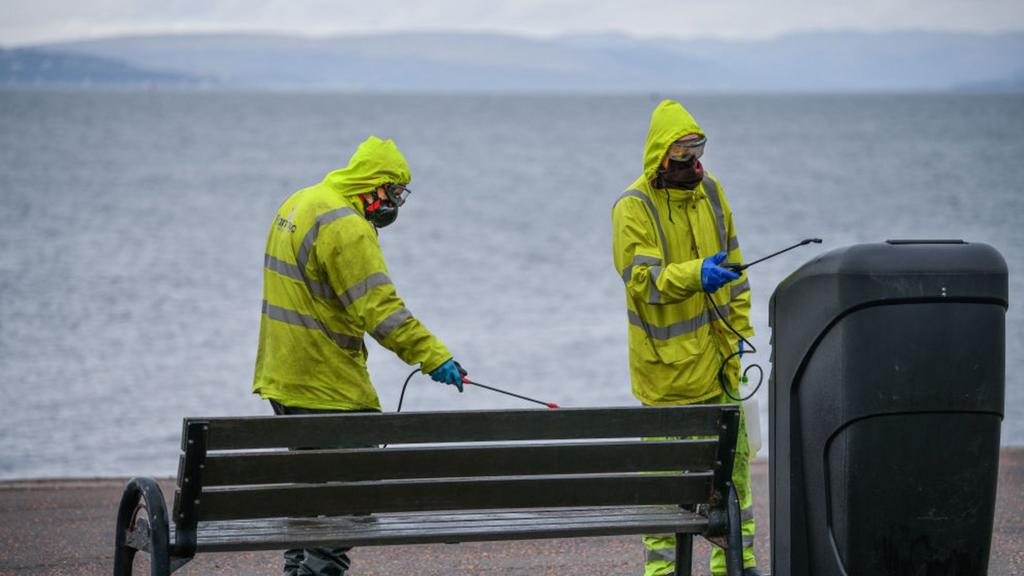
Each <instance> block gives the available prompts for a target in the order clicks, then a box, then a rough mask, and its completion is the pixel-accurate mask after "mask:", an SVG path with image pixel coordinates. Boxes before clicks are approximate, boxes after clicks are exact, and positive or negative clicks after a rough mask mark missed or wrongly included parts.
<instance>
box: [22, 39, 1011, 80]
mask: <svg viewBox="0 0 1024 576" xmlns="http://www.w3.org/2000/svg"><path fill="white" fill-rule="evenodd" d="M34 48H35V50H36V51H37V53H49V52H51V51H57V52H60V53H64V54H73V55H78V56H82V57H93V58H104V59H112V60H115V61H118V62H123V63H125V64H126V65H128V66H134V67H136V69H137V70H138V71H139V73H143V72H145V71H151V70H159V71H162V73H164V74H178V75H181V77H182V78H193V79H195V78H202V79H207V80H206V82H205V85H210V84H211V83H215V84H216V85H217V86H220V87H224V88H232V89H238V88H244V89H286V90H344V91H395V90H406V91H425V92H463V91H488V92H558V91H564V92H578V91H582V92H623V91H644V92H650V91H663V90H679V91H690V92H751V91H757V92H899V91H904V92H905V91H947V90H980V91H988V90H999V91H1006V90H1010V91H1013V90H1024V87H1021V82H1020V78H1024V61H1022V59H1021V58H1020V55H1021V54H1024V32H1017V33H1005V34H991V35H986V34H967V33H962V34H961V33H939V32H885V33H867V32H814V33H799V34H790V35H786V36H782V37H779V38H776V39H772V40H757V41H728V40H713V39H703V40H675V39H636V38H631V37H628V36H624V35H618V34H588V35H571V36H562V37H557V38H551V39H539V38H528V37H521V36H512V35H503V34H469V33H440V32H438V33H403V34H386V35H362V36H331V37H315V38H314V37H300V36H284V35H270V34H265V35H259V34H187V35H163V36H133V37H116V38H108V39H102V40H90V41H82V42H66V43H59V44H49V45H42V46H36V47H34ZM90 62H91V61H89V60H82V61H81V62H80V64H81V65H82V66H87V65H90ZM67 64H68V66H69V68H68V71H67V74H68V75H69V76H70V77H73V76H74V74H73V73H72V70H71V69H70V67H71V65H72V64H74V62H72V61H70V60H69V61H67ZM122 72H123V73H125V74H127V73H128V71H127V70H123V71H122ZM150 74H152V73H151V72H150ZM115 76H116V75H115Z"/></svg>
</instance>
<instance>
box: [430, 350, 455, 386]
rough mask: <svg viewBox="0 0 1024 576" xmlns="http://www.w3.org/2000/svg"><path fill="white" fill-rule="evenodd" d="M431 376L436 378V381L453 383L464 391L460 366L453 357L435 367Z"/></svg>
mask: <svg viewBox="0 0 1024 576" xmlns="http://www.w3.org/2000/svg"><path fill="white" fill-rule="evenodd" d="M430 377H431V378H433V379H434V382H441V383H442V384H451V385H453V386H455V387H456V388H458V389H459V392H462V373H461V372H460V371H459V366H458V365H457V364H456V363H455V360H454V359H452V358H449V359H448V360H447V361H446V362H445V363H444V364H441V365H440V366H438V367H437V368H434V371H433V372H431V373H430Z"/></svg>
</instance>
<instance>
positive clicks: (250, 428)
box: [114, 405, 742, 576]
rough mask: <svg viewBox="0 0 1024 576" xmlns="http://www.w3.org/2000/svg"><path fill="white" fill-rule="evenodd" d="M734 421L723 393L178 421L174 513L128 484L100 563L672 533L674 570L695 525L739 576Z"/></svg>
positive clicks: (167, 563) (120, 566)
mask: <svg viewBox="0 0 1024 576" xmlns="http://www.w3.org/2000/svg"><path fill="white" fill-rule="evenodd" d="M738 426H739V409H738V408H737V407H735V406H730V405H708V406H703V405H696V406H671V407H656V408H650V407H644V408H593V409H589V408H587V409H561V410H543V411H541V410H510V411H504V410H503V411H480V412H413V413H402V414H368V413H350V414H338V415H334V414H329V415H309V416H307V415H302V416H266V417H249V418H186V419H185V421H184V430H183V434H182V451H183V454H182V455H181V458H180V466H179V471H178V480H177V489H176V490H175V494H174V506H173V512H172V514H171V516H168V515H167V508H166V505H165V503H164V496H163V494H162V492H161V490H160V487H159V485H158V484H157V483H156V481H155V480H153V479H152V478H133V479H132V480H130V481H129V482H128V485H127V486H126V487H125V490H124V494H123V496H122V499H121V506H120V509H119V511H118V517H117V535H116V549H115V560H114V574H115V576H124V575H129V574H131V572H132V563H133V560H134V557H135V554H136V552H138V551H140V550H141V551H144V552H147V553H149V554H150V556H151V557H150V567H151V574H152V575H153V576H157V575H159V576H167V575H169V574H170V573H171V572H173V571H175V570H177V569H178V568H180V567H181V566H182V565H184V564H185V563H186V562H188V561H189V560H191V559H192V558H193V557H194V556H195V554H196V553H198V552H226V551H244V550H275V549H276V550H285V549H290V548H323V547H342V546H379V545H388V544H421V543H457V542H472V541H487V540H516V539H532V538H576V537H586V536H607V535H621V534H671V533H674V534H676V536H677V544H676V558H677V574H681V575H682V574H686V575H689V574H690V566H691V562H692V554H693V552H692V544H693V540H692V538H693V535H694V534H697V535H700V536H703V537H705V538H707V539H709V540H711V541H712V542H714V543H716V544H717V545H719V546H722V547H723V548H725V549H726V557H727V564H728V573H729V574H730V576H739V575H740V573H741V571H742V548H741V546H742V545H741V536H740V509H739V503H738V501H737V499H736V494H735V489H734V488H733V487H732V483H731V476H732V467H733V459H734V454H735V445H736V435H737V429H738ZM651 437H656V438H658V440H650V439H648V440H644V439H643V438H651ZM694 437H700V438H694ZM680 438H685V439H680ZM381 444H388V445H389V446H388V447H385V448H381V447H378V446H379V445H381ZM339 445H341V446H342V447H339ZM344 446H347V447H344ZM300 448H301V449H303V450H294V449H300ZM289 449H291V450H289ZM698 505H703V506H698ZM694 510H696V511H694ZM637 546H639V543H638V544H637Z"/></svg>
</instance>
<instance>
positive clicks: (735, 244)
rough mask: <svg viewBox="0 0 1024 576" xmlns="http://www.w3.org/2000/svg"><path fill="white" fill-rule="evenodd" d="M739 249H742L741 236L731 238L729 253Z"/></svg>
mask: <svg viewBox="0 0 1024 576" xmlns="http://www.w3.org/2000/svg"><path fill="white" fill-rule="evenodd" d="M739 247H740V238H739V236H733V237H732V238H729V252H732V251H733V250H736V249H738V248H739Z"/></svg>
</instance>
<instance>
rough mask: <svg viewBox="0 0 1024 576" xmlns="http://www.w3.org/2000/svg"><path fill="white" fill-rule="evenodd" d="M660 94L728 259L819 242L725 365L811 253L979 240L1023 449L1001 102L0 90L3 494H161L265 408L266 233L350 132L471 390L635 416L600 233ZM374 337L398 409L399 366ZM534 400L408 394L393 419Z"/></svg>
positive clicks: (428, 390)
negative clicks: (129, 487)
mask: <svg viewBox="0 0 1024 576" xmlns="http://www.w3.org/2000/svg"><path fill="white" fill-rule="evenodd" d="M662 97H673V98H679V99H681V100H682V101H683V102H684V104H685V105H686V106H687V107H688V108H689V109H690V110H691V112H692V113H693V114H694V116H695V117H696V118H697V119H698V120H699V122H700V123H701V125H702V126H703V127H704V129H705V130H706V132H707V134H708V148H707V152H706V155H705V157H704V159H703V161H704V165H705V166H706V167H707V168H708V169H709V170H710V171H711V172H713V173H714V174H715V175H716V176H717V177H718V178H719V179H720V181H721V184H722V186H723V188H724V189H725V191H726V193H727V195H728V200H729V202H730V204H731V206H732V208H733V210H734V213H735V221H736V227H737V230H738V232H739V241H740V244H741V246H742V248H743V251H744V254H745V256H746V258H747V260H751V259H754V258H757V257H760V256H763V255H766V254H768V253H770V252H774V251H776V250H778V249H780V248H782V247H784V246H787V245H789V244H791V243H794V242H796V241H798V240H800V239H803V238H806V237H812V236H814V237H821V238H823V239H824V240H825V243H824V244H822V245H820V246H810V247H804V248H801V249H799V250H798V251H793V252H791V253H788V254H786V255H784V256H781V257H779V258H776V259H774V260H771V261H768V262H765V263H763V264H760V265H758V266H757V267H755V268H753V269H751V271H750V283H751V286H752V290H753V295H752V300H753V310H752V320H753V323H754V326H755V328H756V330H757V336H756V338H755V339H754V341H753V342H754V344H755V345H756V346H757V348H758V349H759V350H760V352H759V353H758V354H748V355H746V356H745V358H744V361H745V362H758V363H760V364H761V365H762V366H764V368H765V373H766V375H767V372H768V370H769V368H770V365H769V363H768V354H767V351H768V350H769V345H768V337H769V328H768V325H767V319H768V308H767V305H768V299H769V296H770V295H771V292H772V290H773V289H774V287H775V286H776V285H777V284H778V283H779V281H781V280H782V279H783V278H784V277H785V276H786V275H787V274H789V273H790V272H791V271H793V270H794V269H795V268H797V267H798V266H799V265H800V264H802V263H803V262H805V261H807V260H808V259H810V258H812V257H813V256H815V255H816V254H817V253H820V251H824V250H828V249H831V248H836V247H839V246H843V245H847V244H851V243H857V242H876V241H882V240H885V239H887V238H962V239H965V240H968V241H972V242H986V243H989V244H992V245H993V246H995V247H996V248H998V249H999V250H1000V251H1001V252H1002V254H1003V255H1004V256H1005V258H1006V260H1007V262H1008V263H1009V266H1010V302H1011V305H1010V310H1009V312H1008V315H1007V348H1006V353H1007V371H1006V374H1007V381H1006V385H1007V394H1006V418H1005V420H1004V422H1003V435H1002V441H1003V443H1004V445H1021V444H1024V392H1022V389H1021V384H1022V376H1021V373H1022V368H1024V359H1022V352H1024V321H1022V320H1024V314H1022V312H1021V306H1020V298H1021V296H1024V288H1022V283H1024V278H1022V276H1021V275H1020V274H1019V273H1018V270H1019V266H1020V263H1021V262H1022V261H1024V231H1022V227H1021V216H1022V215H1024V196H1022V194H1021V187H1022V182H1024V162H1022V161H1021V159H1022V158H1024V97H1022V96H1020V95H1003V96H995V95H993V96H985V95H959V94H957V95H889V96H883V95H817V96H785V95H773V96H768V95H763V96H738V95H736V96H711V95H701V96H686V95H680V94H665V95H631V96H569V95H566V96H501V95H493V96H487V95H473V96H468V95H467V96H438V95H434V96H424V95H343V94H267V93H251V94H249V93H191V92H152V93H150V92H134V93H131V92H129V93H118V92H96V91H91V92H39V93H33V92H0V379H2V384H0V400H2V406H3V412H4V417H3V418H0V438H2V440H3V449H2V451H0V478H34V477H36V478H37V477H54V476H73V477H75V476H107V475H129V474H147V475H149V474H171V473H173V471H174V469H175V467H176V465H177V457H176V455H177V452H178V449H179V444H178V443H179V435H180V430H181V419H182V417H184V416H224V415H245V414H270V413H271V411H270V408H269V405H268V404H267V403H266V402H265V401H261V400H259V399H258V398H256V397H253V396H252V395H251V393H250V389H251V384H252V373H253V363H254V360H255V354H256V341H257V330H258V326H259V318H260V303H261V299H262V267H263V254H264V243H265V241H266V233H267V231H268V229H269V226H270V223H271V220H272V218H273V214H274V212H275V210H276V208H277V206H278V205H279V204H280V203H281V202H282V201H283V200H284V199H285V197H286V196H287V195H288V194H290V193H291V192H292V191H294V190H296V189H298V188H301V187H303V186H307V185H309V184H313V183H315V182H317V181H319V180H320V179H321V178H322V176H323V175H324V174H325V173H327V172H329V171H330V170H333V169H335V168H338V167H341V166H344V165H345V163H346V161H347V159H348V157H349V155H350V154H351V153H352V151H353V150H354V149H355V147H356V146H357V145H358V143H359V142H361V141H362V140H363V139H364V138H366V137H367V136H368V135H370V134H377V135H379V136H381V137H385V138H393V139H395V141H396V142H397V143H398V145H399V146H400V148H401V149H402V150H403V152H404V153H405V155H406V157H407V158H408V160H409V164H410V166H411V169H412V174H413V180H412V182H411V185H410V187H411V188H412V190H413V194H412V196H411V198H410V200H409V202H408V204H406V206H404V207H403V208H402V209H401V215H400V217H399V220H398V222H397V223H396V224H395V225H393V226H392V227H390V228H387V229H385V230H383V231H382V232H381V237H380V238H381V244H382V246H383V249H384V252H385V255H386V257H387V261H388V266H389V273H390V276H391V277H392V279H393V280H394V282H395V285H396V287H397V289H398V292H399V294H400V295H401V296H402V297H403V298H404V299H405V302H406V304H407V305H408V307H409V308H410V309H411V310H412V311H413V313H414V314H415V315H416V316H417V317H418V318H419V319H421V320H422V321H423V322H424V323H425V324H426V325H427V326H428V327H429V328H430V330H432V331H433V332H434V333H435V334H437V335H438V336H439V337H440V338H441V339H442V340H443V341H444V342H445V343H446V344H447V346H448V347H449V348H450V349H451V350H452V351H453V353H454V354H455V356H456V358H457V359H458V360H459V361H460V362H461V363H462V364H463V365H464V366H465V367H466V368H467V369H468V370H469V372H470V375H471V376H472V377H473V378H474V379H476V380H478V381H479V382H482V383H484V384H488V385H491V386H497V387H502V388H507V389H510V390H513V391H515V392H517V393H520V394H525V395H527V396H531V397H535V398H538V399H541V400H544V401H548V402H557V403H559V404H561V405H562V406H566V407H580V406H614V405H636V404H637V402H636V400H635V399H634V398H633V397H632V395H631V394H630V391H629V374H628V368H627V347H626V330H627V321H626V314H625V309H624V308H625V298H624V294H623V288H622V281H621V280H620V278H619V274H618V272H617V271H616V270H615V269H614V266H613V264H612V254H611V219H610V215H611V206H612V204H613V203H614V202H615V200H616V199H617V198H618V197H619V195H620V194H621V193H622V192H623V191H624V190H625V188H626V187H627V186H628V185H629V184H630V183H631V182H632V181H633V179H634V178H636V177H637V176H638V175H639V173H640V171H641V168H642V157H643V156H642V153H643V146H644V140H645V137H646V134H647V128H648V122H649V118H650V112H651V110H653V108H654V107H655V106H656V105H657V103H658V101H659V100H660V99H661V98H662ZM367 342H368V344H369V346H370V371H371V374H372V376H373V380H374V383H375V385H376V387H377V389H378V391H379V393H380V399H381V403H382V406H383V407H384V409H385V410H394V409H395V407H396V405H397V402H398V395H399V392H400V388H401V384H402V382H403V380H404V379H405V377H406V375H407V374H408V373H409V371H410V370H411V368H410V367H408V366H406V365H404V364H403V363H402V362H401V361H399V360H398V359H397V358H396V357H395V356H394V355H393V354H391V353H390V352H388V351H387V350H384V349H382V348H381V347H380V346H378V345H377V344H376V343H375V342H373V341H372V339H370V338H368V339H367ZM766 388H767V385H765V387H764V388H762V390H761V391H760V392H759V396H760V399H761V402H760V407H761V408H760V409H761V418H760V425H761V427H762V432H763V433H764V432H766V429H767V423H768V414H767V389H766ZM529 406H530V405H528V404H523V403H522V402H521V401H517V400H515V399H513V398H508V397H505V396H501V395H497V394H494V393H491V392H488V391H485V390H481V389H474V388H468V389H467V390H466V392H465V393H463V394H459V393H458V392H456V391H455V390H454V389H453V388H451V387H447V386H442V385H440V384H437V383H434V382H432V381H431V380H430V379H429V378H427V377H425V376H416V377H414V378H413V379H412V381H411V383H410V385H409V389H408V391H407V392H406V396H405V405H404V407H403V410H481V409H494V408H527V407H529ZM761 454H762V455H764V454H765V450H762V453H761Z"/></svg>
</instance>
